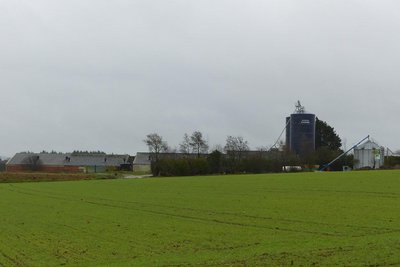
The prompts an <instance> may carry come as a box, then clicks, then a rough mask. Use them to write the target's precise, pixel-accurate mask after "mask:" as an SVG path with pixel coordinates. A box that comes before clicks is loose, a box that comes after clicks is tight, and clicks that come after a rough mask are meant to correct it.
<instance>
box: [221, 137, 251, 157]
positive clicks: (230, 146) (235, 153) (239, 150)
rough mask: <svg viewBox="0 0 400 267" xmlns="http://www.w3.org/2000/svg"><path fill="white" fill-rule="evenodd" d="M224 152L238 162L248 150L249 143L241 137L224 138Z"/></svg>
mask: <svg viewBox="0 0 400 267" xmlns="http://www.w3.org/2000/svg"><path fill="white" fill-rule="evenodd" d="M224 149H225V152H226V153H227V154H228V155H229V156H230V157H232V158H233V159H234V160H238V161H240V160H241V159H242V155H243V152H245V151H248V150H250V148H249V143H248V142H247V141H246V140H244V138H243V137H242V136H231V135H229V136H228V137H227V138H226V145H225V147H224Z"/></svg>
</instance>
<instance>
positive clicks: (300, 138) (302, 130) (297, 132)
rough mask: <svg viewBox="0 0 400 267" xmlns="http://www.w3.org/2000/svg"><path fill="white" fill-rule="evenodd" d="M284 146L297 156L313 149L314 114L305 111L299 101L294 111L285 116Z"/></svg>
mask: <svg viewBox="0 0 400 267" xmlns="http://www.w3.org/2000/svg"><path fill="white" fill-rule="evenodd" d="M286 146H287V148H288V149H289V150H290V151H292V152H294V153H296V154H297V155H299V156H305V155H307V154H309V153H311V152H313V151H314V150H315V114H311V113H305V111H304V107H302V106H301V105H300V102H298V104H297V105H296V112H295V113H293V114H291V115H290V117H287V118H286Z"/></svg>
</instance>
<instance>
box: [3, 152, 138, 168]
mask: <svg viewBox="0 0 400 267" xmlns="http://www.w3.org/2000/svg"><path fill="white" fill-rule="evenodd" d="M129 159H130V157H129V155H107V154H74V153H25V152H23V153H17V154H15V156H14V157H12V158H11V159H10V160H9V161H8V162H7V164H6V170H7V171H9V172H22V171H43V172H85V173H95V172H104V171H107V170H119V169H126V168H127V167H128V168H129V166H131V163H130V162H129V161H130V160H129Z"/></svg>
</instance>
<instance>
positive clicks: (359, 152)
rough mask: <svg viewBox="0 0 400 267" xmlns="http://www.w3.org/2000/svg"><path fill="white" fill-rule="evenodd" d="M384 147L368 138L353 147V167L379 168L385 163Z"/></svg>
mask: <svg viewBox="0 0 400 267" xmlns="http://www.w3.org/2000/svg"><path fill="white" fill-rule="evenodd" d="M384 155H385V149H384V148H383V147H381V146H379V145H378V144H377V143H375V142H373V141H371V140H368V141H366V142H365V143H363V144H361V145H359V146H357V147H355V148H354V169H363V168H368V169H369V168H371V169H379V168H380V167H382V166H383V164H384V163H385V157H384Z"/></svg>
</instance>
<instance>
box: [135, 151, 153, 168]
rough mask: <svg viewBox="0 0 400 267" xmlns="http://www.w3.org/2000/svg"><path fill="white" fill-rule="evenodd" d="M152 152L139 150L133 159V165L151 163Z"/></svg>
mask: <svg viewBox="0 0 400 267" xmlns="http://www.w3.org/2000/svg"><path fill="white" fill-rule="evenodd" d="M150 155H151V154H150V153H147V152H138V153H136V157H135V159H134V161H133V165H151V160H150Z"/></svg>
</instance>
